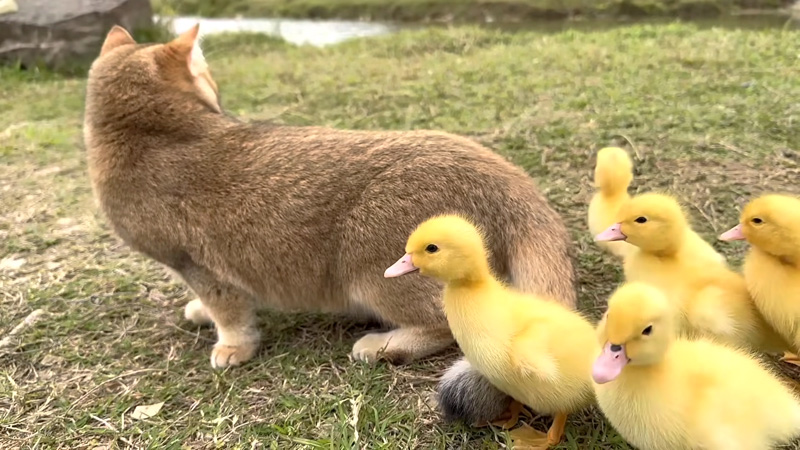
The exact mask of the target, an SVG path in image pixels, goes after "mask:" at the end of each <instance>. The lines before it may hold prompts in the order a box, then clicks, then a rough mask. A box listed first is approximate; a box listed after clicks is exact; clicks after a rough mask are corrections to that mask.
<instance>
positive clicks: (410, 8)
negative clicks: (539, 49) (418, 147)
mask: <svg viewBox="0 0 800 450" xmlns="http://www.w3.org/2000/svg"><path fill="white" fill-rule="evenodd" d="M790 3H791V0H257V1H253V0H233V1H228V0H225V1H221V0H155V1H154V2H153V6H154V9H155V10H156V11H158V12H161V13H172V12H177V13H180V14H200V15H204V16H220V17H224V16H234V15H237V14H242V15H245V16H254V17H273V16H278V17H297V18H347V19H363V18H367V19H381V20H395V21H428V20H445V21H451V20H456V21H475V20H478V21H484V20H486V19H487V18H489V17H491V18H493V19H495V20H501V21H509V20H510V21H520V20H530V19H564V18H568V17H576V16H611V17H618V16H681V17H698V16H718V15H720V14H727V13H731V12H735V11H739V10H742V9H762V10H769V9H776V8H783V7H785V6H787V5H788V4H790Z"/></svg>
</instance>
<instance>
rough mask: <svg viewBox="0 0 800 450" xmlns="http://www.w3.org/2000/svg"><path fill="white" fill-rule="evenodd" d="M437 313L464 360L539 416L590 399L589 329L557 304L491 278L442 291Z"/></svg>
mask: <svg viewBox="0 0 800 450" xmlns="http://www.w3.org/2000/svg"><path fill="white" fill-rule="evenodd" d="M444 310H445V314H446V315H447V320H448V323H449V324H450V329H451V330H452V332H453V336H454V337H455V339H456V341H457V342H458V344H459V347H460V348H461V350H462V351H463V352H464V355H465V356H466V357H467V359H468V360H469V361H470V363H471V364H473V365H474V366H475V367H476V368H477V369H478V371H480V372H481V373H483V374H484V376H485V377H487V379H489V381H490V382H491V383H492V384H494V385H495V386H497V387H498V388H499V389H500V390H502V391H504V392H506V393H508V394H509V395H511V396H512V397H514V398H515V399H517V400H518V401H520V402H522V403H524V404H526V405H528V406H530V407H531V408H533V409H534V410H535V411H537V412H540V413H544V414H556V413H559V412H572V411H576V410H578V409H581V408H583V407H585V406H587V405H588V404H589V403H590V402H591V401H592V400H593V399H592V392H591V382H590V379H589V374H590V373H591V364H592V359H593V357H594V355H595V353H596V343H595V340H594V330H593V328H592V326H591V325H590V324H589V323H588V322H587V321H586V320H585V319H584V318H583V317H580V316H579V315H577V314H576V313H574V312H573V311H570V310H567V309H566V308H564V307H563V306H561V305H559V304H557V303H555V302H552V301H547V300H542V299H540V298H537V297H534V296H531V295H526V294H520V293H517V292H514V291H512V290H510V289H509V288H507V287H506V286H503V285H502V284H500V283H499V282H497V281H496V280H493V279H487V280H485V281H484V282H480V283H470V284H456V285H448V286H447V287H446V288H445V291H444Z"/></svg>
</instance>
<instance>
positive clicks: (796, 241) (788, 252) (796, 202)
mask: <svg viewBox="0 0 800 450" xmlns="http://www.w3.org/2000/svg"><path fill="white" fill-rule="evenodd" d="M719 238H720V239H722V240H723V241H732V240H740V239H747V241H748V242H749V243H750V244H751V248H750V251H749V252H748V254H747V257H746V258H745V261H744V270H743V271H744V278H745V281H746V283H747V289H748V291H749V292H750V295H751V296H752V297H753V300H754V302H755V304H756V307H758V309H759V311H761V314H762V315H763V316H764V318H765V319H766V320H767V322H769V323H770V324H771V325H772V327H773V328H774V329H775V330H776V331H777V332H778V333H779V334H780V335H781V336H783V338H784V339H786V340H787V341H788V342H789V344H791V350H792V352H794V353H798V352H800V198H797V197H791V196H787V195H777V194H770V195H764V196H762V197H759V198H757V199H755V200H753V201H751V202H750V203H748V204H747V205H746V206H745V207H744V209H743V211H742V214H741V217H740V221H739V225H736V226H735V227H733V228H732V229H731V230H729V231H727V232H725V233H723V234H722V235H720V237H719ZM795 358H796V356H795Z"/></svg>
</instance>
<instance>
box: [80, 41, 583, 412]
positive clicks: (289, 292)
mask: <svg viewBox="0 0 800 450" xmlns="http://www.w3.org/2000/svg"><path fill="white" fill-rule="evenodd" d="M197 32H198V27H197V26H196V27H194V28H192V29H191V30H189V31H187V32H185V33H184V34H182V35H181V36H179V37H178V38H176V39H174V40H173V41H171V42H169V43H167V44H137V43H136V42H135V41H134V40H133V39H132V38H131V36H130V35H129V34H128V33H127V32H126V31H125V30H124V29H122V28H120V27H114V28H113V29H112V30H111V31H110V32H109V33H108V36H107V37H106V40H105V43H104V45H103V48H102V50H101V52H100V56H99V57H98V58H97V60H96V61H95V62H94V63H93V65H92V68H91V71H90V73H89V80H88V86H87V94H86V114H85V124H84V137H85V144H86V149H87V152H88V161H89V174H90V177H91V181H92V186H93V189H94V193H95V196H96V198H97V200H98V201H99V204H100V205H101V207H102V210H103V212H104V214H105V216H106V217H107V219H108V221H109V223H110V224H111V226H112V227H113V229H114V231H115V232H116V233H117V234H118V235H119V236H120V237H121V238H122V239H123V240H124V241H125V242H126V243H127V244H128V245H129V246H130V247H131V248H133V249H134V250H136V251H138V252H141V253H143V254H145V255H147V256H149V257H150V258H152V259H154V260H156V261H158V262H160V263H162V264H164V265H165V266H167V267H169V268H171V269H172V270H174V271H175V272H177V273H178V274H180V276H181V277H182V278H183V279H184V280H185V281H186V283H188V285H189V286H190V287H191V288H192V290H193V291H194V292H195V293H196V294H197V295H198V297H199V300H193V301H192V302H190V303H189V304H188V305H186V317H187V318H188V319H190V320H192V321H193V322H195V323H208V322H213V323H214V324H215V325H216V329H217V334H218V342H217V343H216V345H215V346H214V348H213V350H212V353H211V364H212V365H213V366H214V367H225V366H228V365H237V364H240V363H242V362H244V361H247V360H249V359H251V358H252V357H253V356H254V354H255V353H256V351H257V348H258V345H259V330H258V326H257V323H256V314H255V310H256V309H257V308H260V307H268V308H275V309H281V310H301V311H330V312H346V313H351V314H354V315H359V316H365V315H369V316H372V317H374V318H376V319H379V320H380V321H382V322H384V323H386V324H389V325H391V326H393V327H394V329H393V330H392V331H389V332H386V333H373V334H369V335H367V336H365V337H363V338H361V339H360V340H358V341H357V342H356V343H355V345H354V347H353V356H354V357H355V358H356V359H359V360H369V361H374V360H376V359H378V358H384V359H388V360H390V361H393V362H396V363H403V362H408V361H411V360H414V359H416V358H420V357H423V356H426V355H430V354H432V353H435V352H437V351H440V350H442V349H444V348H445V347H447V346H448V345H450V344H451V343H452V342H453V338H452V336H451V334H450V331H449V329H448V327H447V323H446V321H445V318H444V315H443V312H442V307H441V300H440V294H441V287H440V286H439V285H438V284H436V283H435V282H433V281H431V280H430V279H423V278H419V276H418V275H410V276H409V278H403V279H401V280H386V279H384V277H383V271H384V269H385V268H386V267H388V266H389V265H391V264H392V263H393V262H394V259H396V255H397V254H398V252H401V253H402V250H403V246H404V244H405V240H406V238H407V237H408V234H409V233H410V232H411V231H412V230H413V229H414V227H416V225H417V224H419V223H420V222H422V221H423V220H425V219H426V218H428V217H430V216H432V215H435V214H441V213H444V212H455V213H462V214H466V215H468V216H469V217H473V218H474V219H475V220H476V221H477V222H478V223H479V224H480V225H482V226H483V227H484V228H485V229H486V230H487V231H488V242H489V247H490V249H491V251H492V255H493V258H492V266H493V268H495V270H496V272H497V273H499V274H500V275H501V276H504V277H505V278H506V279H508V280H509V281H510V282H511V283H513V284H514V285H515V286H517V287H519V288H521V289H524V290H527V291H530V292H538V293H543V294H548V295H553V296H555V297H557V298H559V299H561V300H562V301H563V302H564V303H565V304H569V305H574V302H575V290H574V286H573V284H574V273H573V266H572V262H571V258H570V255H569V253H570V247H569V245H570V244H569V237H568V234H567V232H566V229H565V226H564V224H563V223H562V220H561V218H560V217H559V216H558V215H557V214H556V212H555V211H554V210H553V209H552V208H551V207H550V206H549V205H548V202H547V201H546V199H545V198H544V197H543V196H542V194H541V193H540V192H539V190H538V189H537V187H536V186H535V184H534V182H533V181H532V180H531V179H530V178H529V177H528V176H527V175H526V174H525V172H523V171H522V170H521V169H520V168H518V167H516V166H514V165H512V164H510V163H509V162H507V161H505V160H504V159H503V158H501V157H500V156H498V155H497V154H495V153H493V152H491V151H490V150H488V149H486V148H484V147H482V146H480V145H478V144H476V143H474V142H473V141H471V140H468V139H465V138H462V137H458V136H454V135H451V134H447V133H442V132H433V131H385V132H375V131H344V130H336V129H329V128H321V127H289V126H278V125H273V124H268V123H245V122H241V121H239V120H237V119H234V118H232V117H230V116H228V115H226V114H225V113H224V112H223V109H222V106H221V105H220V103H219V95H218V89H217V85H216V83H215V82H214V80H213V79H212V78H211V74H210V72H209V70H208V67H207V65H206V63H205V60H204V58H203V54H202V51H201V50H200V47H199V46H198V42H197ZM454 370H455V368H454ZM470 370H471V368H470V367H469V365H468V363H466V362H462V363H459V365H458V373H459V374H461V373H462V372H465V371H466V372H465V373H469V371H470ZM452 376H453V374H451V378H450V379H452ZM467 376H468V377H472V378H474V374H472V375H467ZM472 378H470V379H472ZM474 379H475V383H483V381H482V380H480V379H479V378H474ZM487 386H488V387H485V388H481V392H480V393H476V395H480V396H482V397H481V398H486V399H487V400H486V402H487V408H491V407H494V408H496V407H497V406H496V405H498V404H500V403H501V400H503V399H504V398H505V396H504V395H503V394H501V393H499V392H497V391H496V390H495V391H493V392H488V393H487V390H488V391H491V389H492V387H491V386H490V385H487ZM462 387H463V386H462ZM468 390H469V389H468ZM445 397H447V396H446V395H445ZM458 398H459V399H463V398H464V396H462V395H460V394H459V395H458ZM468 403H469V402H468ZM492 405H493V406H492ZM444 408H447V406H446V405H445V406H444ZM453 408H455V409H458V408H460V406H454V407H453ZM451 409H452V408H451ZM479 409H480V408H479ZM454 411H455V410H454ZM455 414H456V415H459V416H463V417H467V416H465V415H464V414H461V413H460V412H458V411H455ZM489 414H491V413H489Z"/></svg>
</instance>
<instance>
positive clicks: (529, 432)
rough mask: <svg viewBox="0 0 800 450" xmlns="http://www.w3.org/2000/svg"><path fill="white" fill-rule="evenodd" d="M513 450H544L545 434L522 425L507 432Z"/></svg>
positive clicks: (545, 444)
mask: <svg viewBox="0 0 800 450" xmlns="http://www.w3.org/2000/svg"><path fill="white" fill-rule="evenodd" d="M508 434H509V436H511V443H512V446H511V448H512V449H513V450H546V449H547V447H548V445H547V433H543V432H541V431H539V430H537V429H535V428H533V427H531V426H530V425H528V424H526V423H523V424H522V426H521V427H519V428H517V429H515V430H511V431H509V432H508Z"/></svg>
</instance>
